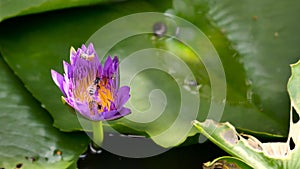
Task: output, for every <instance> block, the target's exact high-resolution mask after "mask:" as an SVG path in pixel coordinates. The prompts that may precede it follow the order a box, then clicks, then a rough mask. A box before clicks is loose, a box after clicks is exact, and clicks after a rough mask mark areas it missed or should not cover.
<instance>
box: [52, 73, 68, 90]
mask: <svg viewBox="0 0 300 169" xmlns="http://www.w3.org/2000/svg"><path fill="white" fill-rule="evenodd" d="M51 75H52V79H53V81H54V83H55V84H56V85H57V86H58V87H59V89H60V90H61V92H62V93H63V94H64V95H66V92H65V90H64V86H63V81H64V78H63V76H62V75H61V74H59V73H57V72H56V71H55V70H52V69H51Z"/></svg>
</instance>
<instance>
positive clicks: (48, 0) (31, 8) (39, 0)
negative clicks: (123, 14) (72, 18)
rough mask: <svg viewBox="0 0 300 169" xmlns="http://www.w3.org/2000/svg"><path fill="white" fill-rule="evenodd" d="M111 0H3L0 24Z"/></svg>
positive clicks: (1, 2)
mask: <svg viewBox="0 0 300 169" xmlns="http://www.w3.org/2000/svg"><path fill="white" fill-rule="evenodd" d="M112 1H113V0H75V1H72V0H70V1H60V0H54V1H53V0H34V1H15V0H3V1H0V22H1V21H2V20H4V19H7V18H11V17H15V16H20V15H25V14H33V13H39V12H45V11H51V10H57V9H64V8H70V7H77V6H88V5H93V4H99V3H107V2H112Z"/></svg>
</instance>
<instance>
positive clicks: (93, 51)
mask: <svg viewBox="0 0 300 169" xmlns="http://www.w3.org/2000/svg"><path fill="white" fill-rule="evenodd" d="M86 53H87V54H89V55H91V54H96V51H95V49H94V45H93V44H92V43H90V44H89V46H88V48H87V51H86Z"/></svg>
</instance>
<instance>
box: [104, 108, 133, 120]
mask: <svg viewBox="0 0 300 169" xmlns="http://www.w3.org/2000/svg"><path fill="white" fill-rule="evenodd" d="M130 112H131V110H130V109H128V108H125V107H123V108H122V109H121V110H119V111H117V110H113V111H107V112H102V113H101V114H100V115H102V116H103V119H104V120H116V119H119V118H121V117H123V116H125V115H127V114H129V113H130Z"/></svg>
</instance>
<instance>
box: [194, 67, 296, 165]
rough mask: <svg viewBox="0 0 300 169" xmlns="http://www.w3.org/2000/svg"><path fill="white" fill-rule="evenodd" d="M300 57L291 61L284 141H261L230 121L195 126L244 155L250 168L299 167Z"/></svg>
mask: <svg viewBox="0 0 300 169" xmlns="http://www.w3.org/2000/svg"><path fill="white" fill-rule="evenodd" d="M299 82H300V61H298V62H297V63H296V64H293V65H292V76H291V77H290V79H289V82H288V92H289V94H290V98H291V110H290V131H289V135H288V138H287V141H286V142H266V143H262V142H260V141H259V140H258V139H257V138H255V137H253V136H251V135H246V134H238V133H237V132H236V130H235V128H234V126H232V125H231V124H230V123H228V122H227V123H217V122H215V121H212V120H206V121H204V122H198V121H194V122H193V123H194V126H195V127H196V128H197V129H198V130H199V132H200V133H202V134H203V135H204V136H206V137H207V138H208V139H209V140H211V141H212V142H213V143H215V144H216V145H218V146H219V147H220V148H222V149H223V150H225V151H226V152H228V153H229V154H231V155H233V156H235V157H237V158H239V159H243V161H244V162H245V163H246V164H247V165H249V166H251V167H253V168H262V169H263V168H266V169H267V168H283V169H289V168H299V167H300V162H299V158H300V147H299V145H300V139H299V138H300V120H299V117H300V113H299V105H300V101H299V98H300V90H299V86H300V85H299V84H300V83H299Z"/></svg>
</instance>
